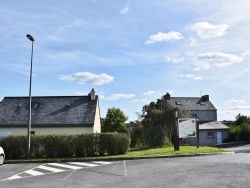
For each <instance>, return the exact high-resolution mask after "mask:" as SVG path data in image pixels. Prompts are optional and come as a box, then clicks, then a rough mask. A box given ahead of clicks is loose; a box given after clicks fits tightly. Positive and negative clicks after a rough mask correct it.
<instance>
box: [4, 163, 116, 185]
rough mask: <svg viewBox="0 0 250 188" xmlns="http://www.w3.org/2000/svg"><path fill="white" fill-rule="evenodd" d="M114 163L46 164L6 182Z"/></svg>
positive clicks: (12, 177) (10, 178)
mask: <svg viewBox="0 0 250 188" xmlns="http://www.w3.org/2000/svg"><path fill="white" fill-rule="evenodd" d="M94 163H95V164H94ZM112 163H114V162H105V161H92V162H91V163H90V162H68V163H66V164H62V163H46V164H43V165H40V166H37V167H34V168H32V169H30V170H26V171H24V172H21V173H19V174H16V175H13V176H11V177H9V178H6V179H4V180H15V179H20V178H27V177H31V176H39V175H45V174H51V173H57V172H65V171H69V170H78V169H83V168H84V167H85V168H87V167H96V166H100V165H105V164H112ZM73 165H75V166H73ZM60 167H61V168H60ZM62 168H64V169H62ZM39 170H45V171H48V173H45V172H44V171H42V172H40V171H39ZM27 174H28V175H27ZM1 181H2V180H1Z"/></svg>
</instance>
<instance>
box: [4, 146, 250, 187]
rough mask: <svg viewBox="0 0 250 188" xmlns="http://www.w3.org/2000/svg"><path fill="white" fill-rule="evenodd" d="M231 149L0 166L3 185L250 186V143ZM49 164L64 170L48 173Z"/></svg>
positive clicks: (53, 167)
mask: <svg viewBox="0 0 250 188" xmlns="http://www.w3.org/2000/svg"><path fill="white" fill-rule="evenodd" d="M230 149H231V150H235V151H236V153H234V154H222V155H207V156H196V157H176V158H158V159H140V160H126V161H109V163H95V162H89V163H88V164H69V163H63V165H64V166H60V164H59V165H58V164H6V165H4V166H1V167H0V180H1V181H0V187H1V188H5V187H8V188H10V187H17V188H18V187H20V188H21V187H25V188H27V187H32V188H33V187H43V188H47V187H48V188H49V187H53V188H54V187H58V188H59V187H60V188H61V187H109V188H110V187H119V188H120V187H130V188H132V187H136V188H137V187H169V188H173V187H177V188H179V187H181V188H182V187H183V188H184V187H185V188H189V187H190V188H191V187H192V188H196V187H197V188H198V187H199V188H200V187H204V188H206V187H209V188H211V187H213V188H216V187H219V188H223V187H225V188H230V187H232V188H235V187H237V188H238V187H244V188H247V187H250V180H249V179H250V147H249V146H244V147H237V148H230ZM65 165H66V166H65ZM67 165H68V166H67ZM86 165H88V166H86ZM41 166H42V167H41ZM49 167H50V168H51V169H60V170H61V171H60V170H59V171H58V172H50V173H49V171H48V170H47V171H46V170H45V169H46V168H49ZM41 168H42V169H41ZM72 168H74V169H72ZM51 169H50V170H51Z"/></svg>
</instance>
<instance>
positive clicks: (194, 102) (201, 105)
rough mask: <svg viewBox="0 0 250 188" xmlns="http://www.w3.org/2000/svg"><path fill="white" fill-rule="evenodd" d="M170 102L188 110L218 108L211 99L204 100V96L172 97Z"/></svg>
mask: <svg viewBox="0 0 250 188" xmlns="http://www.w3.org/2000/svg"><path fill="white" fill-rule="evenodd" d="M169 102H170V103H171V104H172V105H173V106H174V107H180V108H182V109H184V110H187V111H199V110H216V108H215V107H214V105H213V104H212V103H211V102H210V101H209V100H204V99H203V98H202V97H171V98H170V100H169Z"/></svg>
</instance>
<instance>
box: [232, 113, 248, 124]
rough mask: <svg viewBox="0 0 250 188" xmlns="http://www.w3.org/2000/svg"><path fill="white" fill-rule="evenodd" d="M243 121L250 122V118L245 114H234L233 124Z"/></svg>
mask: <svg viewBox="0 0 250 188" xmlns="http://www.w3.org/2000/svg"><path fill="white" fill-rule="evenodd" d="M243 123H250V119H249V118H248V117H247V116H243V115H241V114H238V115H237V116H236V121H235V124H236V125H241V124H243Z"/></svg>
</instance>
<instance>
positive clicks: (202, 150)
mask: <svg viewBox="0 0 250 188" xmlns="http://www.w3.org/2000/svg"><path fill="white" fill-rule="evenodd" d="M221 152H225V150H223V149H221V148H216V147H206V146H201V147H199V148H196V146H180V150H179V151H175V150H174V147H173V146H163V147H158V148H132V149H130V150H129V151H128V152H127V153H126V154H124V155H112V156H94V157H81V158H42V159H30V160H25V159H17V160H6V163H17V162H52V161H53V162H66V161H90V160H108V159H109V160H115V159H121V158H122V159H135V158H143V157H145V158H146V157H164V156H180V155H184V156H185V155H187V156H188V155H198V154H215V153H221Z"/></svg>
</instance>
